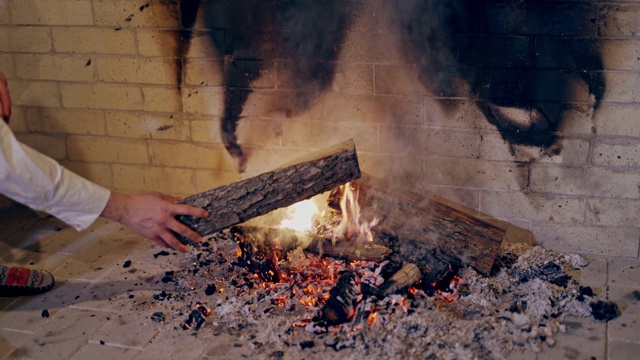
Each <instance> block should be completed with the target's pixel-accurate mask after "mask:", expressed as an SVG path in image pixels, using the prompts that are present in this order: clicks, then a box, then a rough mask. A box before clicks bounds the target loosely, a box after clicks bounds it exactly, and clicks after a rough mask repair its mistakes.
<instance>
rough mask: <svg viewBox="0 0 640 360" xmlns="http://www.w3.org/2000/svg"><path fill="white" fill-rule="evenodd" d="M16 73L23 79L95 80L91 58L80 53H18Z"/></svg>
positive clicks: (16, 56)
mask: <svg viewBox="0 0 640 360" xmlns="http://www.w3.org/2000/svg"><path fill="white" fill-rule="evenodd" d="M15 60H16V75H17V76H18V77H19V78H22V79H33V80H59V81H87V82H88V81H95V71H94V66H93V63H92V61H91V58H90V57H88V56H79V55H72V56H66V55H60V56H58V55H40V54H24V55H23V54H16V55H15Z"/></svg>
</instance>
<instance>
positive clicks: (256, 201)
mask: <svg viewBox="0 0 640 360" xmlns="http://www.w3.org/2000/svg"><path fill="white" fill-rule="evenodd" d="M359 177H360V167H359V165H358V157H357V154H356V148H355V145H354V143H353V140H348V141H346V142H344V143H342V144H338V145H335V146H332V147H329V148H326V149H324V150H322V151H319V152H317V153H314V154H311V155H309V156H307V157H305V158H303V159H299V160H298V161H297V162H296V163H295V164H293V165H288V166H284V167H281V168H279V169H276V170H273V171H270V172H267V173H264V174H262V175H258V176H255V177H252V178H249V179H245V180H241V181H238V182H235V183H232V184H229V185H225V186H221V187H218V188H215V189H211V190H208V191H205V192H202V193H199V194H195V195H193V196H190V197H188V198H185V199H183V200H180V203H181V204H189V205H193V206H197V207H200V208H203V209H205V210H207V211H209V217H207V218H194V217H191V216H178V217H177V219H178V220H179V221H181V222H182V223H184V224H186V225H187V226H189V227H190V228H192V229H193V230H195V231H196V232H197V233H198V234H200V235H202V236H206V235H210V234H213V233H215V232H217V231H219V230H222V229H225V228H228V227H230V226H233V225H236V224H239V223H241V222H244V221H246V220H249V219H252V218H254V217H257V216H260V215H264V214H266V213H268V212H270V211H273V210H276V209H278V208H281V207H286V206H289V205H292V204H294V203H296V202H299V201H301V200H305V199H308V198H310V197H312V196H314V195H317V194H320V193H323V192H325V191H328V190H331V189H333V188H335V187H337V186H339V185H342V184H344V183H346V182H349V181H351V180H354V179H357V178H359ZM181 240H182V241H183V242H185V243H190V241H189V240H188V239H186V238H184V237H181Z"/></svg>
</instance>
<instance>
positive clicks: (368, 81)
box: [331, 63, 373, 94]
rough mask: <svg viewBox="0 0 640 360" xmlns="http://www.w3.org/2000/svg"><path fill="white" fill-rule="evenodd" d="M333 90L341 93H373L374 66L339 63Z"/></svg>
mask: <svg viewBox="0 0 640 360" xmlns="http://www.w3.org/2000/svg"><path fill="white" fill-rule="evenodd" d="M331 90H333V91H337V92H341V93H353V94H373V66H372V65H371V64H346V63H340V64H338V66H337V68H336V73H335V76H334V79H333V83H332V84H331Z"/></svg>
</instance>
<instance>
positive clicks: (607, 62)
mask: <svg viewBox="0 0 640 360" xmlns="http://www.w3.org/2000/svg"><path fill="white" fill-rule="evenodd" d="M600 48H601V50H600V51H601V52H602V55H603V56H602V61H603V63H604V68H605V69H607V70H634V71H638V70H640V62H638V57H640V40H638V39H615V40H614V39H606V40H603V41H602V42H601V45H600Z"/></svg>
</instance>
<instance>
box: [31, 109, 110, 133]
mask: <svg viewBox="0 0 640 360" xmlns="http://www.w3.org/2000/svg"><path fill="white" fill-rule="evenodd" d="M26 118H27V126H28V128H29V130H30V131H35V132H47V133H63V134H84V135H104V134H105V126H104V114H103V112H102V111H95V110H79V109H62V108H28V109H27V115H26Z"/></svg>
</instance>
